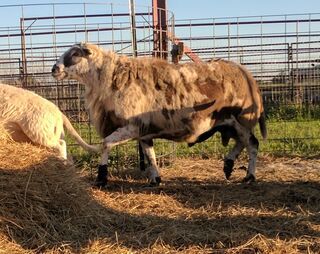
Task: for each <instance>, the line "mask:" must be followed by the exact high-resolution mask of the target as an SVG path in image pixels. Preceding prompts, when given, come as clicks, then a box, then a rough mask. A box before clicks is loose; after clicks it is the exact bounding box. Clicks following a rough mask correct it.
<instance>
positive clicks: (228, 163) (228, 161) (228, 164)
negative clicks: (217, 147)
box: [223, 138, 244, 180]
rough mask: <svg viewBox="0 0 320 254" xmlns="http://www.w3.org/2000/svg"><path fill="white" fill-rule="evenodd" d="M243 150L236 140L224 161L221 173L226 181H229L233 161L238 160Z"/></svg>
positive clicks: (242, 146)
mask: <svg viewBox="0 0 320 254" xmlns="http://www.w3.org/2000/svg"><path fill="white" fill-rule="evenodd" d="M243 149H244V145H243V143H242V142H241V141H240V140H239V139H238V138H236V144H235V146H234V147H233V148H232V150H231V151H230V152H229V153H228V155H227V156H226V157H225V159H224V165H223V171H224V174H225V176H226V178H227V180H229V178H230V176H231V174H232V171H233V166H234V161H235V160H236V159H237V158H238V156H239V154H240V153H241V152H242V151H243Z"/></svg>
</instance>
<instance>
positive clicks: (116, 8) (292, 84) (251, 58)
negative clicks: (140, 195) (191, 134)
mask: <svg viewBox="0 0 320 254" xmlns="http://www.w3.org/2000/svg"><path fill="white" fill-rule="evenodd" d="M156 11H157V12H158V15H160V16H161V15H164V16H165V17H166V23H165V24H164V25H162V26H160V27H155V25H154V20H153V18H154V17H153V14H154V10H153V8H152V7H143V6H142V7H141V6H136V7H135V15H134V21H135V27H134V28H135V29H134V31H135V35H136V40H135V41H134V43H133V40H132V31H133V30H132V29H133V28H132V18H133V16H132V15H131V14H132V10H131V12H130V8H129V6H128V5H118V4H110V3H108V4H103V3H96V4H93V3H66V4H41V5H39V4H29V5H6V6H0V15H1V17H4V18H2V21H3V22H1V27H0V81H2V82H6V83H10V84H13V85H17V86H22V87H25V88H27V89H30V90H33V91H35V92H37V93H38V94H40V95H42V96H44V97H46V98H48V99H49V100H51V101H53V102H54V103H56V104H57V105H58V106H59V107H60V108H61V110H62V111H64V112H65V113H66V114H68V116H69V117H70V118H71V119H72V120H73V121H74V122H75V123H78V128H79V130H80V132H82V133H81V135H82V136H84V137H85V138H86V139H87V140H88V141H89V142H93V141H94V135H93V132H94V131H93V130H92V129H91V127H90V125H89V124H88V122H89V117H88V115H87V113H86V111H85V109H84V103H83V100H82V99H81V98H82V96H81V95H82V93H83V87H82V86H81V85H80V84H78V83H77V82H72V81H64V82H56V81H55V80H54V79H53V78H52V77H51V75H50V72H51V67H52V65H53V63H54V62H55V61H56V59H57V57H58V56H60V55H61V54H62V53H63V52H64V51H65V50H66V49H67V48H69V47H70V46H71V45H73V44H74V43H78V42H81V41H89V42H92V43H95V44H99V45H100V46H102V47H105V48H108V49H112V50H114V51H116V52H117V53H119V54H127V55H134V54H136V55H137V56H138V57H139V56H152V55H153V56H157V55H159V54H160V55H161V54H164V55H165V56H170V49H171V48H172V47H173V45H174V43H175V41H174V40H179V41H181V42H183V43H184V45H185V47H187V48H188V50H189V51H188V54H185V55H184V56H183V57H182V59H181V62H186V61H190V60H192V58H193V57H195V56H197V57H198V58H200V59H201V60H203V61H205V60H208V59H212V58H225V59H229V60H233V61H236V62H239V63H241V64H243V65H245V66H246V67H247V68H248V69H249V70H250V71H251V72H252V73H253V75H254V77H255V78H256V80H257V81H258V83H259V86H260V88H261V90H262V94H263V98H264V101H265V105H266V109H267V113H268V115H270V116H272V117H270V119H269V122H268V124H269V126H270V128H269V132H270V135H269V141H268V145H265V147H262V150H264V151H266V152H268V151H269V150H268V149H270V147H271V148H272V149H273V150H274V149H275V150H277V151H279V152H281V153H282V154H290V153H291V154H292V153H293V154H294V153H295V152H296V148H297V147H296V146H295V145H292V142H295V141H299V142H300V141H301V140H303V144H306V146H307V147H308V146H310V147H311V150H312V151H313V152H315V151H316V149H318V148H319V147H320V145H319V143H320V131H318V132H316V131H310V132H308V131H307V130H305V132H299V133H294V134H292V133H290V132H289V128H291V127H292V124H296V125H301V126H303V127H301V128H304V129H306V128H307V126H308V125H314V124H315V125H318V127H320V126H319V114H320V113H319V112H320V109H319V105H320V14H317V13H314V14H297V15H277V16H251V17H232V18H208V19H191V20H190V19H185V20H175V19H174V15H173V13H171V12H170V11H167V10H156ZM160 19H161V17H160ZM157 29H160V30H162V29H163V31H160V33H157V35H158V38H157V37H156V36H155V31H156V30H157ZM161 37H162V38H161ZM155 40H160V41H161V42H164V43H166V45H167V46H166V48H165V50H167V52H160V51H161V50H163V48H160V49H159V47H158V48H157V47H156V46H155ZM134 44H136V45H134ZM157 50H160V51H159V52H156V51H157ZM190 58H191V59H190ZM280 123H281V124H280ZM302 123H303V124H302ZM82 129H83V130H82ZM278 129H279V130H278ZM88 130H89V131H88ZM209 142H216V140H213V141H209ZM299 142H298V143H299ZM290 143H291V145H290ZM206 147H207V144H204V145H200V146H199V147H198V148H197V150H192V153H204V152H205V149H206ZM215 147H216V146H215ZM277 148H278V149H277ZM172 149H173V148H172ZM172 149H171V150H172ZM163 150H164V151H163V154H165V153H166V152H167V150H166V149H163ZM219 151H220V150H219V149H218V148H217V149H216V150H214V151H213V152H219Z"/></svg>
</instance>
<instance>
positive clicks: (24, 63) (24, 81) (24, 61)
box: [20, 10, 27, 87]
mask: <svg viewBox="0 0 320 254" xmlns="http://www.w3.org/2000/svg"><path fill="white" fill-rule="evenodd" d="M20 31H21V38H20V39H21V61H22V68H21V72H20V73H21V80H22V87H26V85H27V57H26V37H25V31H24V17H23V10H22V18H20Z"/></svg>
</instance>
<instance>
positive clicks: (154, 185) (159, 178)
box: [149, 176, 161, 187]
mask: <svg viewBox="0 0 320 254" xmlns="http://www.w3.org/2000/svg"><path fill="white" fill-rule="evenodd" d="M160 183H161V177H160V176H158V177H156V181H155V182H151V183H150V184H149V187H157V186H159V185H160Z"/></svg>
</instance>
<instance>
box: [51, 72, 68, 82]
mask: <svg viewBox="0 0 320 254" xmlns="http://www.w3.org/2000/svg"><path fill="white" fill-rule="evenodd" d="M52 76H53V77H54V78H55V79H56V80H63V79H65V78H66V77H67V76H68V75H67V73H66V72H64V71H62V72H52Z"/></svg>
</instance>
